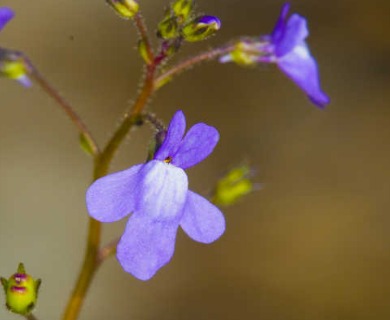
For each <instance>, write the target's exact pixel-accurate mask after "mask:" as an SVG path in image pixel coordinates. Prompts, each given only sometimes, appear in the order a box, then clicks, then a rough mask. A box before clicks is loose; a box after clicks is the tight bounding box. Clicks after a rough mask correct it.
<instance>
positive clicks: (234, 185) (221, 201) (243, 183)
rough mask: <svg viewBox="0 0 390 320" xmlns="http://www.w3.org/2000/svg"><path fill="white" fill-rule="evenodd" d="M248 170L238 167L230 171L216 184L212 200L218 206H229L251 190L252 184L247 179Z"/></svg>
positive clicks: (247, 168) (244, 167)
mask: <svg viewBox="0 0 390 320" xmlns="http://www.w3.org/2000/svg"><path fill="white" fill-rule="evenodd" d="M249 175H250V168H249V167H248V166H245V165H244V166H240V167H237V168H234V169H232V170H230V171H229V172H228V173H227V174H226V175H225V176H224V177H223V178H222V179H220V180H219V181H218V183H217V186H216V188H215V190H214V195H213V198H212V201H213V203H215V204H216V205H219V206H229V205H232V204H234V203H236V202H237V201H238V200H240V199H241V198H242V197H244V196H245V195H247V194H248V193H250V192H251V191H252V190H253V182H252V181H251V180H250V179H249Z"/></svg>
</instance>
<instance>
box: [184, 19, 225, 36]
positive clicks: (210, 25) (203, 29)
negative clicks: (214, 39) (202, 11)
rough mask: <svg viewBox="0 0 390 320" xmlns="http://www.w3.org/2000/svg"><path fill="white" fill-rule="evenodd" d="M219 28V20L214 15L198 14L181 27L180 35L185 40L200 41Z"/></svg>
mask: <svg viewBox="0 0 390 320" xmlns="http://www.w3.org/2000/svg"><path fill="white" fill-rule="evenodd" d="M220 28H221V21H220V20H219V19H218V18H217V17H214V16H200V17H197V18H195V19H193V20H192V21H190V22H189V23H187V24H186V25H185V26H184V27H183V29H182V35H183V38H184V40H185V41H188V42H197V41H202V40H205V39H207V38H208V37H210V36H211V35H213V34H215V33H216V32H217V31H218V30H219V29H220Z"/></svg>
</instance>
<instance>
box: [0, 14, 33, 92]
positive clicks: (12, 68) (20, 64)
mask: <svg viewBox="0 0 390 320" xmlns="http://www.w3.org/2000/svg"><path fill="white" fill-rule="evenodd" d="M14 15H15V14H14V12H13V11H12V10H11V9H10V8H7V7H1V8H0V31H1V30H3V28H4V27H5V25H6V24H7V23H8V21H10V20H11V19H12V18H13V17H14ZM26 73H27V70H26V65H25V63H24V61H23V59H21V57H20V53H19V52H17V51H13V50H8V49H3V48H1V47H0V75H1V76H5V77H7V78H10V79H15V80H17V81H18V82H19V83H20V84H22V85H23V86H25V87H29V86H31V81H30V79H29V78H28V77H27V75H26Z"/></svg>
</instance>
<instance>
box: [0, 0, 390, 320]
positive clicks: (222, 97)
mask: <svg viewBox="0 0 390 320" xmlns="http://www.w3.org/2000/svg"><path fill="white" fill-rule="evenodd" d="M140 2H141V8H142V10H143V12H144V16H145V18H146V20H147V23H148V25H149V28H150V31H151V34H152V33H153V31H154V27H155V25H156V24H157V22H158V21H159V19H160V18H161V17H162V13H163V8H164V6H165V5H166V4H167V3H166V2H165V1H162V0H155V1H150V0H149V1H148V0H145V1H140ZM291 2H292V10H293V11H294V12H299V13H300V14H302V15H304V16H306V17H307V18H308V21H309V28H310V32H311V35H310V38H309V43H310V47H311V51H312V53H313V55H314V56H315V57H316V58H317V61H318V62H319V65H320V71H321V79H322V84H323V88H324V90H325V91H326V92H327V93H328V94H329V95H330V96H331V98H332V103H331V104H330V105H329V107H328V108H326V110H319V109H317V108H316V107H314V106H313V105H311V104H310V102H309V101H308V100H307V99H306V97H305V96H304V94H303V93H302V92H301V91H300V90H299V89H298V88H297V87H296V86H295V85H294V84H293V83H292V82H291V81H290V80H289V79H287V78H286V77H285V76H284V75H283V74H281V73H280V72H279V71H278V70H277V69H276V68H274V67H273V66H265V67H259V68H257V69H251V70H246V69H243V68H239V67H237V66H235V65H233V64H231V65H220V64H217V63H208V64H203V65H202V66H200V67H198V68H196V69H194V70H192V71H191V72H187V73H185V74H183V75H181V76H180V77H179V78H177V81H176V82H173V83H171V84H169V85H167V86H166V87H165V88H164V89H162V90H161V91H160V92H159V93H158V94H157V95H156V96H155V98H154V100H153V103H152V104H151V105H150V110H153V111H154V112H156V113H157V115H158V116H159V117H160V118H161V119H163V120H164V121H165V122H168V121H169V119H170V117H171V116H172V114H173V112H174V111H175V110H176V109H178V108H181V109H183V110H184V111H185V114H186V116H187V119H188V123H189V124H193V123H195V122H199V121H205V122H207V123H209V124H212V125H214V126H216V127H217V128H218V129H219V131H220V133H221V137H222V138H221V141H220V143H219V145H218V147H217V148H216V150H215V152H214V153H213V155H212V156H211V157H210V158H208V159H207V161H204V162H203V163H202V164H200V165H199V166H196V167H195V168H193V169H191V170H189V172H188V174H189V176H190V186H191V188H192V189H193V190H195V191H197V192H200V193H206V192H207V191H209V190H210V188H211V187H212V186H213V184H214V183H215V181H216V180H217V179H218V178H219V177H220V176H221V175H222V174H223V173H224V172H225V171H226V170H227V169H229V168H231V167H232V166H234V165H236V164H240V163H243V162H246V163H250V164H251V165H252V166H253V168H255V170H256V172H257V176H256V181H257V182H261V183H262V184H263V189H262V190H261V191H258V192H256V193H253V194H251V195H250V196H248V197H247V198H246V199H245V201H242V202H240V203H238V204H237V205H235V206H233V207H229V208H226V209H224V213H225V215H226V220H227V230H226V233H225V234H224V236H223V237H222V238H221V239H220V240H219V241H217V242H216V243H214V244H212V245H208V246H205V245H201V244H198V243H195V242H193V241H191V240H190V239H188V238H187V237H186V236H185V235H184V234H183V232H180V233H179V236H178V241H177V247H176V252H175V255H174V258H173V260H172V261H171V263H170V264H169V265H167V266H166V267H165V268H163V269H162V270H161V271H160V272H159V273H158V274H157V276H155V277H154V278H153V279H152V280H151V281H149V282H142V281H139V280H137V279H135V278H133V277H132V276H131V275H129V274H126V273H125V272H123V271H122V269H121V267H120V266H119V264H118V263H117V262H116V260H115V259H111V260H110V261H108V262H106V263H105V265H104V266H103V267H102V268H101V269H100V270H99V272H98V274H97V277H96V279H95V281H94V282H93V284H92V288H91V291H90V294H89V296H88V298H87V300H86V303H85V306H84V308H83V310H82V314H81V317H80V319H84V320H85V319H94V320H103V319H105V320H107V319H118V320H120V319H132V320H151V319H159V320H172V319H180V320H195V319H196V320H203V319H207V320H209V319H213V320H219V319H221V320H222V319H223V320H234V319H262V320H281V319H283V320H298V319H299V320H312V319H316V320H336V319H337V320H340V319H342V320H348V319H351V320H352V319H353V320H360V319H376V320H381V319H383V320H385V319H389V318H390V306H389V295H390V271H389V270H390V232H389V230H390V213H389V210H390V187H389V181H390V170H389V166H390V149H389V139H390V105H389V102H390V61H389V59H390V58H389V57H390V37H389V31H390V19H389V12H390V2H389V1H387V0H383V1H379V0H373V1H366V0H362V1H359V0H354V1H351V0H328V1H320V0H293V1H291ZM198 4H199V8H200V9H201V11H203V12H205V13H209V14H214V15H217V16H218V17H220V18H221V20H222V23H223V27H222V29H221V30H220V33H219V35H218V36H217V37H213V38H212V39H211V40H209V41H208V42H206V43H201V44H193V45H188V46H186V47H185V48H184V50H183V51H182V53H181V55H180V57H178V60H180V59H182V58H184V57H186V56H188V55H192V54H194V53H196V52H199V51H201V50H204V49H207V48H209V47H211V46H216V45H218V44H222V43H224V42H226V41H228V40H229V39H232V38H236V37H238V36H240V35H260V34H266V33H268V32H270V31H271V29H272V27H273V24H274V22H275V20H276V18H277V16H278V13H279V9H280V7H281V5H282V1H279V0H246V1H242V0H240V1H238V0H223V1H222V0H217V1H205V0H199V1H198ZM1 5H7V6H10V7H12V8H13V9H14V10H15V11H16V15H17V16H16V18H15V19H14V20H13V21H12V22H11V23H10V24H9V25H8V26H7V27H6V28H5V29H4V30H3V31H2V32H1V35H0V41H1V46H3V47H9V48H15V49H18V50H21V51H24V52H25V53H27V54H28V55H29V57H30V58H31V59H32V60H33V62H34V63H35V64H36V66H37V67H38V68H39V69H40V70H41V71H42V72H43V73H44V74H45V75H46V77H47V78H48V79H50V81H51V82H52V83H53V84H54V85H55V86H56V87H57V88H58V89H59V91H60V92H61V93H62V94H63V95H64V96H66V97H67V99H68V100H69V101H70V102H71V103H72V104H73V105H74V106H75V108H76V109H77V111H78V112H79V113H80V115H81V116H82V117H83V118H84V119H85V121H86V122H87V124H88V125H89V126H90V128H91V130H92V131H93V132H94V133H95V134H96V137H97V139H98V141H99V142H100V143H104V142H105V141H106V140H107V139H108V137H109V135H110V133H112V132H113V130H114V129H113V128H115V126H116V125H117V123H118V119H119V117H120V114H121V113H122V112H123V111H124V110H126V108H127V107H128V106H129V103H130V102H131V101H132V99H134V97H135V96H136V94H137V90H138V80H139V78H140V76H141V74H142V72H141V60H140V58H139V57H138V56H137V54H136V52H135V50H134V47H135V44H136V40H137V38H136V32H135V30H134V29H133V28H132V25H131V24H130V23H128V22H126V21H123V20H121V19H119V18H118V17H117V16H116V15H115V14H114V13H113V12H112V11H111V10H110V9H109V8H108V7H107V6H106V5H105V4H104V1H103V0H99V1H92V0H85V1H66V0H58V1H51V0H36V1H15V0H3V1H1ZM0 97H1V116H0V177H1V178H0V274H1V275H3V276H8V275H10V274H12V273H13V272H14V271H15V268H16V266H17V264H18V262H19V261H23V262H24V263H25V264H26V266H27V268H28V271H30V273H31V274H33V275H35V276H39V277H41V278H42V279H43V285H42V288H41V292H40V299H39V305H38V308H37V310H36V312H35V313H36V315H37V316H38V317H39V318H40V319H41V320H45V319H46V320H48V319H50V320H51V319H59V318H60V314H61V312H62V309H63V307H64V306H65V303H66V300H67V298H68V296H69V294H70V291H71V289H72V287H73V282H74V280H75V278H76V274H77V272H78V270H79V268H80V265H81V262H82V256H83V250H84V238H85V236H86V229H87V214H86V210H85V205H84V193H85V189H86V188H87V186H88V184H89V183H90V181H91V171H92V164H91V161H90V159H89V158H88V156H86V155H85V154H84V153H83V152H82V151H81V150H80V148H79V146H78V138H77V133H76V131H75V129H74V127H73V125H72V124H71V123H70V122H69V121H68V119H67V118H66V117H65V116H64V114H63V113H62V111H61V110H60V109H59V108H58V107H57V105H56V104H55V103H54V102H53V101H52V100H51V99H50V98H49V97H47V96H46V95H45V94H44V93H43V92H42V91H41V90H40V88H39V87H38V86H34V87H33V88H31V89H25V88H22V87H21V86H19V85H18V84H17V83H16V82H13V81H10V80H6V79H2V80H1V85H0ZM150 137H151V131H150V129H149V128H147V127H145V128H142V129H140V130H137V131H134V132H133V133H132V135H131V137H130V138H129V139H128V140H127V143H126V144H125V145H123V147H122V148H121V150H120V154H119V155H118V157H117V158H116V159H115V163H114V165H113V167H112V170H119V169H124V168H126V167H128V166H130V165H133V164H135V163H139V162H140V161H143V160H144V158H145V152H146V145H147V143H148V141H149V139H150ZM124 223H125V222H124V221H123V222H119V223H115V224H112V225H106V227H105V229H104V240H105V241H108V240H110V239H112V238H113V237H115V236H116V235H119V234H120V233H121V231H122V230H123V228H124ZM1 299H3V297H1ZM0 318H1V319H9V320H13V319H19V317H17V316H15V315H12V314H10V313H9V312H8V311H6V310H5V308H3V309H1V310H0Z"/></svg>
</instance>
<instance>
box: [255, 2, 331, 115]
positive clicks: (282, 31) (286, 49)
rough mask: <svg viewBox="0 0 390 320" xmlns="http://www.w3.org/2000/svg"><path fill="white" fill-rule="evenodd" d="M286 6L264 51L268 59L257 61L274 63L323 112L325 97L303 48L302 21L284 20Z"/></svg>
mask: <svg viewBox="0 0 390 320" xmlns="http://www.w3.org/2000/svg"><path fill="white" fill-rule="evenodd" d="M289 9H290V4H289V3H285V4H284V5H283V7H282V10H281V12H280V15H279V19H278V21H277V23H276V25H275V27H274V30H273V32H272V34H271V35H270V36H266V37H264V40H266V41H267V42H268V45H266V46H265V48H264V49H265V50H266V51H268V53H269V55H267V56H263V57H261V58H260V61H263V62H274V63H276V64H277V65H278V67H279V68H280V69H281V70H282V71H283V72H284V73H285V74H286V75H287V76H288V77H290V78H291V79H292V80H293V81H294V82H295V83H296V84H297V85H298V86H299V87H300V88H301V89H302V90H303V91H304V92H305V93H306V94H307V96H308V97H309V99H310V100H311V101H312V102H313V103H314V104H316V105H317V106H318V107H320V108H323V107H325V106H326V105H327V104H328V103H329V102H330V99H329V97H328V96H327V95H326V94H325V93H324V92H323V91H322V90H321V87H320V80H319V74H318V68H317V63H316V61H315V59H314V58H313V57H312V56H311V54H310V51H309V48H308V46H307V44H306V41H305V39H306V37H307V36H308V35H309V32H308V30H307V23H306V19H305V18H303V17H301V16H300V15H298V14H293V15H292V16H291V17H290V18H288V19H287V14H288V11H289Z"/></svg>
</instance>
